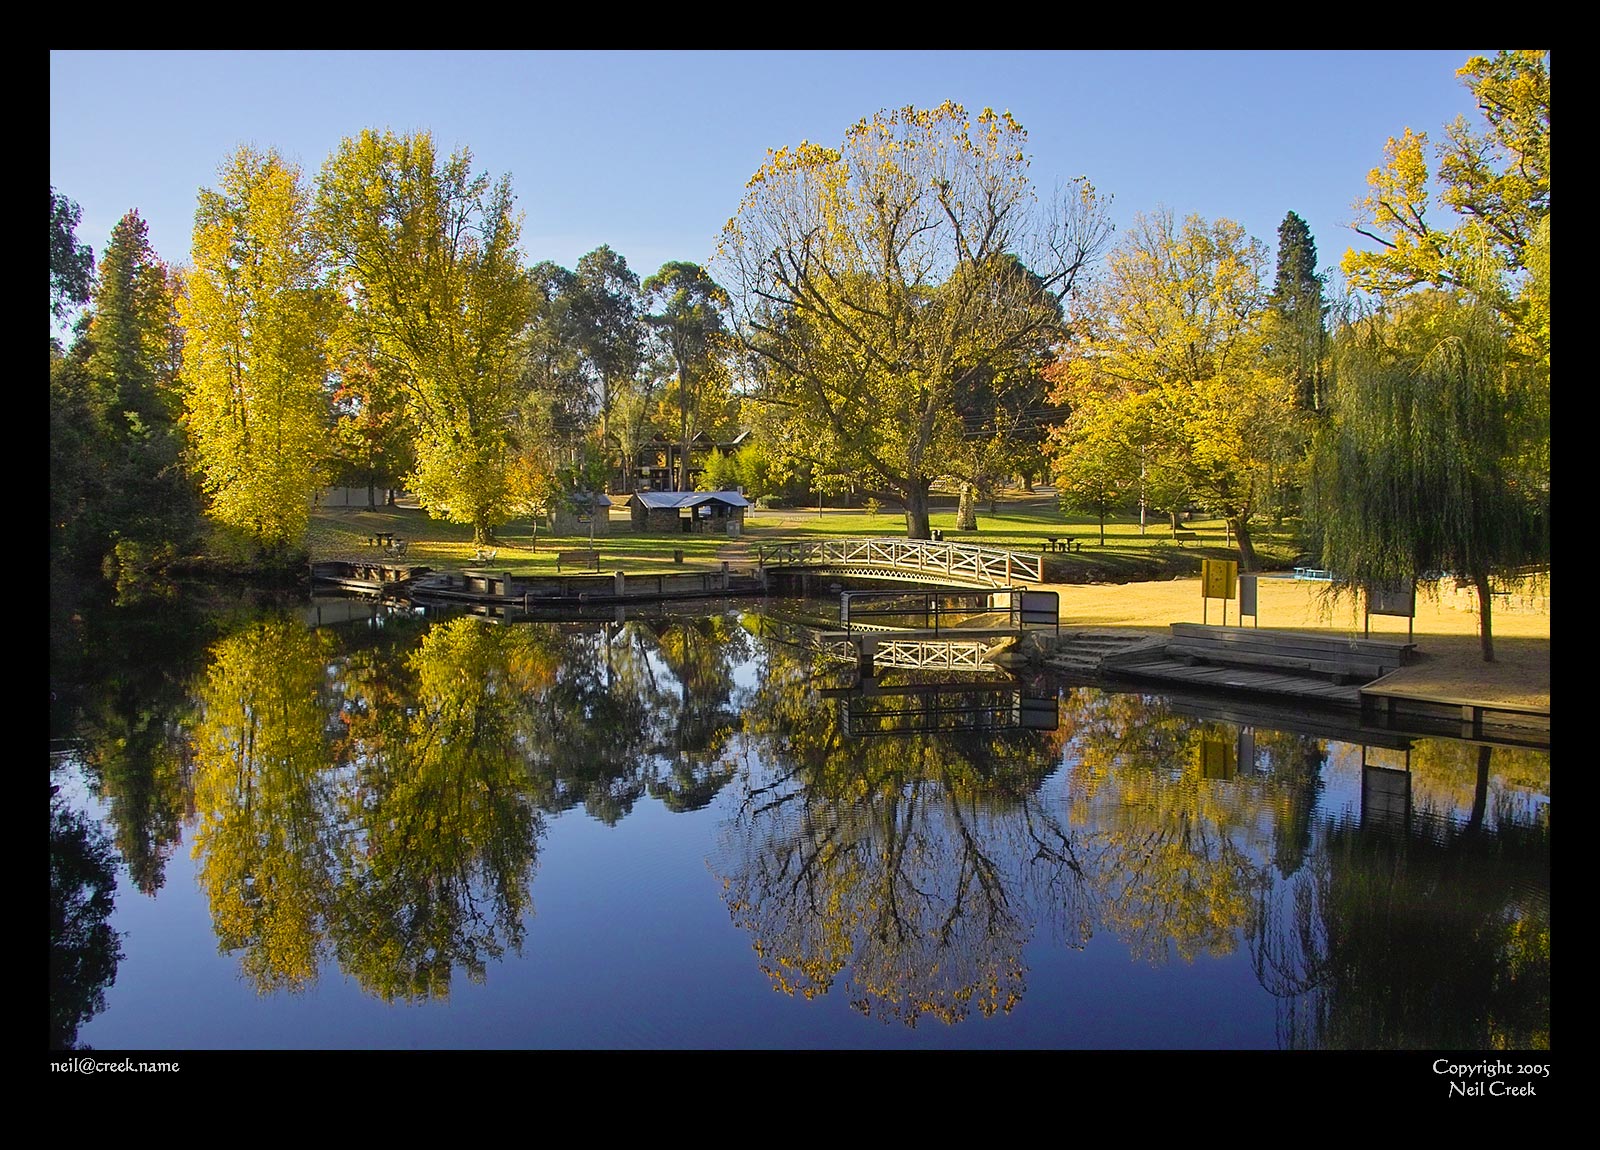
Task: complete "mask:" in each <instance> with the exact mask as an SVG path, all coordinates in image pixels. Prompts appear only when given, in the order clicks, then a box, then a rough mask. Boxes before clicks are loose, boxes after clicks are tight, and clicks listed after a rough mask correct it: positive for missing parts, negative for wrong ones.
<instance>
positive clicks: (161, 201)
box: [50, 50, 1483, 277]
mask: <svg viewBox="0 0 1600 1150" xmlns="http://www.w3.org/2000/svg"><path fill="white" fill-rule="evenodd" d="M1482 51H1483V50H1458V51H1445V50H1427V51H1393V52H1372V51H1367V52H1353V51H1337V52H1332V51H1330V52H1265V51H1253V52H1201V51H1138V52H1126V51H1118V52H1111V51H1072V52H1065V51H1063V52H1002V51H937V52H935V51H905V52H878V51H858V52H810V51H797V52H747V51H708V52H670V51H658V52H578V51H560V52H456V51H449V52H445V51H439V52H427V51H419V52H387V51H382V52H380V51H373V52H144V51H128V52H78V51H53V52H51V54H50V183H51V185H52V186H53V187H55V189H56V190H57V191H58V192H60V193H62V194H63V195H65V196H67V197H68V198H69V199H72V200H74V201H76V202H77V203H78V204H79V205H80V206H81V207H82V209H83V221H82V224H81V225H80V227H79V229H78V238H79V240H81V241H83V242H86V243H88V244H90V245H92V246H93V248H94V250H95V254H96V256H97V257H98V255H99V253H100V252H101V251H102V250H103V249H104V247H105V244H106V240H107V237H108V236H109V235H110V233H111V229H112V228H113V226H115V224H116V222H117V220H118V219H119V218H121V216H122V215H123V214H124V213H125V212H127V211H128V210H129V209H133V208H136V209H138V211H139V213H140V215H142V216H143V217H144V219H145V220H146V222H147V223H148V224H149V226H150V238H151V242H152V243H153V245H154V246H155V249H156V251H157V253H158V254H159V255H160V256H161V257H162V258H163V259H165V260H168V261H169V262H173V263H186V262H188V259H189V246H190V233H191V230H192V228H193V222H194V207H195V193H196V191H197V190H198V189H199V188H201V187H212V186H215V184H216V182H217V181H216V173H217V169H218V167H219V165H221V164H222V162H223V161H224V160H225V159H226V158H227V157H228V156H229V155H230V154H231V153H232V152H233V151H234V150H235V149H237V148H238V146H239V145H240V144H244V143H249V144H253V145H255V146H257V147H259V148H262V149H265V148H276V149H277V150H278V151H279V152H280V153H282V154H283V155H285V156H286V157H288V158H290V159H292V160H295V161H297V162H298V163H299V164H300V165H301V166H302V168H303V169H304V170H305V172H306V175H307V177H308V179H309V178H314V177H315V175H316V173H317V171H318V170H319V169H320V168H321V166H322V164H323V162H324V161H325V160H326V159H327V157H328V156H329V154H330V153H331V152H332V151H333V150H334V148H335V147H337V146H338V144H339V142H340V140H341V139H343V138H345V137H347V136H353V135H356V134H357V133H359V132H360V131H361V130H362V129H363V128H376V129H393V130H394V131H396V132H399V133H406V132H413V131H420V130H429V131H431V132H432V133H433V134H434V138H435V141H436V143H437V144H438V145H439V147H440V149H441V150H442V151H451V150H454V149H455V148H457V147H462V146H465V147H468V148H470V149H471V151H472V153H473V157H474V161H475V169H476V170H478V171H481V172H486V173H488V174H489V175H491V176H493V177H496V178H498V177H499V176H501V175H505V174H509V175H510V176H511V180H512V187H513V190H514V191H515V193H516V195H517V203H518V207H519V209H520V210H521V211H522V212H523V213H524V217H525V218H524V222H523V231H522V241H523V249H524V251H525V252H526V253H527V256H528V258H529V260H530V262H535V261H539V260H546V259H548V260H553V261H555V262H556V263H559V264H562V265H564V266H566V267H569V268H570V267H573V266H575V265H576V263H577V261H578V258H579V257H580V256H582V255H583V254H584V253H585V252H588V251H591V250H592V249H594V248H596V247H598V246H599V245H601V244H609V245H611V247H612V248H613V249H615V250H616V251H618V252H620V253H621V254H622V255H623V256H624V257H625V258H626V259H627V261H628V264H629V266H630V267H631V268H633V270H634V271H636V272H638V273H639V274H640V275H641V277H642V276H646V275H649V274H650V273H651V272H653V271H655V270H656V268H658V267H659V266H660V265H661V264H662V263H664V262H666V261H668V260H693V261H696V262H705V261H707V260H708V259H709V258H710V256H711V254H712V251H713V249H714V247H715V245H716V239H717V235H718V233H719V231H720V230H721V228H722V225H723V224H724V223H725V222H726V221H727V219H728V218H729V217H730V216H731V215H733V214H734V213H735V212H736V211H737V210H738V206H739V201H740V197H741V195H742V194H743V190H744V184H745V181H746V180H747V179H749V177H750V176H751V175H752V174H753V173H754V172H755V170H756V169H757V168H758V167H760V166H761V164H762V163H763V162H764V160H765V159H766V153H767V151H768V149H772V148H778V147H782V146H785V145H790V144H796V143H799V142H800V141H801V140H803V139H809V140H811V141H813V142H815V143H820V144H826V145H829V146H837V145H838V144H839V143H840V142H841V141H842V140H843V138H844V135H845V132H846V131H847V130H848V128H849V127H850V125H851V124H853V123H854V122H855V121H857V120H859V119H861V118H863V117H866V116H870V115H871V114H872V113H873V112H875V111H877V110H879V109H882V108H892V107H899V106H903V105H907V104H912V105H916V106H918V107H933V106H936V105H938V104H940V103H942V102H943V101H945V100H947V99H951V100H955V101H956V102H958V103H961V104H964V105H965V106H966V107H967V110H968V111H969V112H970V113H972V114H974V115H975V114H976V113H977V112H978V111H979V110H980V109H982V108H983V107H985V106H989V107H993V108H995V109H996V110H1008V111H1010V112H1011V113H1012V115H1014V116H1015V117H1016V118H1017V120H1018V121H1019V122H1020V123H1021V124H1022V125H1023V127H1024V128H1026V129H1027V131H1028V136H1029V148H1030V156H1031V160H1032V175H1033V178H1034V180H1035V182H1036V184H1037V185H1038V186H1039V187H1040V189H1041V190H1042V191H1044V192H1046V193H1048V192H1049V191H1051V190H1053V189H1054V188H1055V187H1056V186H1057V185H1059V184H1060V183H1062V182H1064V181H1066V180H1069V179H1071V178H1073V177H1075V176H1078V175H1086V176H1088V177H1089V178H1090V179H1091V180H1092V181H1093V182H1094V183H1095V185H1096V186H1097V187H1098V188H1099V190H1100V191H1101V192H1102V194H1106V195H1109V196H1111V197H1112V214H1113V218H1114V219H1115V221H1116V222H1117V224H1118V226H1119V228H1120V227H1124V226H1126V224H1127V223H1128V221H1129V220H1131V219H1132V217H1133V215H1134V213H1136V212H1148V211H1153V210H1156V209H1160V208H1167V209H1170V210H1171V211H1173V212H1174V213H1175V214H1177V215H1178V216H1179V217H1182V216H1186V215H1189V214H1192V213H1198V214H1199V215H1202V216H1204V217H1206V218H1207V219H1216V218H1218V217H1227V218H1229V219H1233V220H1236V221H1238V222H1239V223H1240V224H1242V225H1243V226H1244V227H1245V229H1246V230H1247V231H1248V232H1249V233H1250V234H1251V235H1253V236H1255V237H1256V238H1258V239H1260V240H1262V241H1263V242H1264V243H1265V244H1266V245H1267V246H1268V249H1269V251H1271V252H1273V253H1274V254H1276V251H1277V229H1278V225H1279V223H1281V222H1282V220H1283V217H1284V214H1285V213H1286V212H1289V211H1294V212H1297V213H1298V214H1299V215H1300V216H1301V217H1302V218H1304V219H1305V221H1306V222H1307V223H1308V224H1309V225H1310V227H1311V231H1312V234H1313V236H1314V237H1315V239H1316V243H1317V251H1318V255H1319V258H1320V262H1321V266H1322V268H1323V269H1324V270H1329V269H1333V268H1336V267H1337V264H1338V261H1339V258H1340V256H1341V255H1342V254H1343V253H1344V251H1345V249H1346V248H1347V247H1349V246H1351V245H1352V244H1358V245H1362V246H1365V245H1366V241H1364V240H1362V239H1361V237H1359V236H1357V235H1356V234H1355V233H1354V232H1353V231H1351V230H1350V228H1349V226H1348V225H1349V223H1350V221H1351V220H1352V219H1353V218H1354V213H1353V210H1352V204H1354V203H1355V201H1357V200H1358V199H1360V198H1361V197H1362V195H1363V194H1364V193H1365V188H1366V176H1367V173H1368V171H1369V170H1370V169H1371V168H1373V167H1374V166H1376V165H1378V164H1379V163H1381V162H1382V159H1383V148H1384V142H1385V140H1386V139H1387V138H1388V137H1389V136H1398V135H1399V134H1400V133H1401V131H1402V130H1403V129H1404V128H1406V127H1407V126H1410V127H1412V128H1415V129H1418V130H1425V131H1427V132H1428V134H1429V137H1430V138H1432V139H1437V138H1439V136H1440V130H1441V129H1442V127H1443V126H1444V125H1445V124H1447V123H1449V122H1450V121H1451V120H1453V119H1454V118H1455V117H1456V116H1457V115H1466V116H1468V117H1469V119H1470V118H1473V117H1475V110H1474V108H1473V105H1472V101H1471V99H1470V96H1469V94H1468V92H1467V90H1466V88H1465V87H1464V86H1463V85H1462V83H1461V82H1460V81H1459V80H1458V79H1457V78H1456V75H1455V70H1456V69H1457V68H1459V67H1460V66H1461V65H1462V64H1464V63H1465V62H1466V61H1467V59H1468V58H1469V57H1470V56H1472V55H1474V54H1476V53H1479V52H1482Z"/></svg>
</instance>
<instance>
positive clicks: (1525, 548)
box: [1315, 292, 1550, 661]
mask: <svg viewBox="0 0 1600 1150" xmlns="http://www.w3.org/2000/svg"><path fill="white" fill-rule="evenodd" d="M1336 363H1337V373H1338V387H1337V390H1336V392H1335V395H1334V402H1333V421H1332V425H1331V427H1329V428H1327V429H1326V430H1325V431H1324V432H1323V433H1322V434H1321V436H1320V440H1319V451H1318V461H1317V473H1316V485H1315V486H1316V491H1317V500H1316V504H1315V507H1316V513H1317V518H1318V524H1319V526H1320V528H1321V531H1322V534H1323V550H1322V562H1323V565H1324V566H1326V567H1327V568H1329V569H1330V570H1331V571H1333V572H1334V575H1335V585H1334V586H1335V592H1336V593H1342V594H1357V593H1360V592H1361V590H1362V589H1363V588H1366V587H1369V586H1393V585H1403V586H1409V585H1410V584H1411V582H1412V581H1413V580H1421V581H1423V582H1424V583H1427V582H1436V581H1438V580H1439V579H1442V578H1445V577H1447V576H1449V575H1454V576H1455V577H1456V578H1460V579H1465V580H1466V581H1468V582H1470V583H1471V584H1472V586H1473V587H1474V588H1475V589H1476V591H1477V597H1478V610H1479V634H1480V640H1481V646H1482V649H1483V657H1484V659H1485V660H1486V661H1492V660H1493V659H1494V636H1493V630H1492V617H1491V616H1492V603H1493V599H1492V597H1491V593H1490V592H1491V586H1492V581H1493V580H1494V579H1495V578H1496V577H1507V576H1514V575H1517V574H1520V573H1521V572H1522V571H1523V570H1524V568H1526V567H1528V566H1538V565H1543V564H1548V562H1549V558H1550V534H1549V531H1550V528H1549V522H1550V520H1549V501H1550V488H1549V481H1548V472H1546V473H1545V476H1544V478H1543V480H1542V481H1541V479H1540V478H1539V475H1538V472H1537V470H1535V469H1530V468H1529V467H1528V466H1527V461H1528V459H1529V455H1530V451H1535V452H1536V450H1537V445H1538V443H1540V442H1541V441H1543V442H1548V425H1547V423H1546V422H1545V420H1544V418H1543V415H1542V406H1541V401H1540V391H1541V388H1540V386H1539V376H1538V373H1537V371H1535V370H1532V369H1530V368H1529V366H1528V365H1525V364H1521V365H1519V364H1518V363H1517V362H1516V361H1515V359H1514V357H1513V356H1512V355H1511V354H1510V345H1509V341H1508V338H1507V331H1506V324H1505V321H1504V320H1503V319H1502V317H1500V316H1499V315H1498V314H1497V313H1496V311H1495V310H1494V309H1493V308H1492V307H1489V306H1486V305H1484V304H1482V303H1481V302H1474V301H1472V300H1469V299H1465V298H1463V297H1462V296H1460V295H1459V294H1457V293H1448V292H1426V293H1421V294H1412V295H1408V296H1405V297H1402V299H1401V300H1400V301H1399V302H1398V303H1397V304H1396V305H1395V306H1394V307H1393V309H1392V310H1391V311H1389V312H1387V313H1380V314H1377V315H1373V316H1371V317H1368V318H1365V319H1363V320H1360V321H1358V322H1356V323H1354V324H1351V325H1349V326H1347V328H1346V329H1345V330H1344V331H1343V332H1341V335H1340V340H1339V347H1338V350H1337V360H1336Z"/></svg>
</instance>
